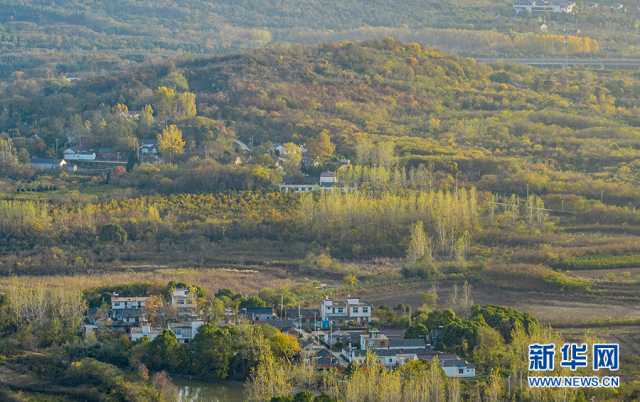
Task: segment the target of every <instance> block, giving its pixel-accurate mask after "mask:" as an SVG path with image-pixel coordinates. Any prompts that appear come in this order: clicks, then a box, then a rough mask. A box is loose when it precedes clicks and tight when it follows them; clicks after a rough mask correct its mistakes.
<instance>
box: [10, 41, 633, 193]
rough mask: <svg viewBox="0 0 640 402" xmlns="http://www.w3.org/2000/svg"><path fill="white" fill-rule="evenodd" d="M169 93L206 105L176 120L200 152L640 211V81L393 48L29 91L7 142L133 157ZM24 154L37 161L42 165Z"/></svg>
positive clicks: (271, 56) (13, 99) (242, 58)
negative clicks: (309, 161)
mask: <svg viewBox="0 0 640 402" xmlns="http://www.w3.org/2000/svg"><path fill="white" fill-rule="evenodd" d="M159 86H169V87H173V88H176V89H177V92H178V94H180V93H185V91H191V92H193V93H194V95H195V96H196V99H197V101H196V103H197V116H195V117H194V116H191V117H187V118H180V117H175V118H174V119H177V120H175V122H176V123H177V124H178V126H179V127H181V128H182V129H183V132H184V135H185V139H186V140H187V144H188V147H189V149H194V150H197V149H202V148H203V147H205V146H206V141H208V139H207V138H208V137H207V136H208V135H209V134H208V133H211V135H212V136H214V137H215V136H216V135H220V133H224V135H235V136H236V137H238V138H239V139H241V140H243V141H245V142H247V143H251V144H254V145H256V146H259V145H261V144H265V145H266V144H268V143H269V142H275V143H284V142H288V141H291V142H296V143H298V144H301V143H304V142H305V141H306V140H307V139H309V138H312V137H314V136H316V135H317V134H318V133H320V132H321V131H322V130H328V132H329V133H330V135H331V137H332V139H333V141H334V142H335V143H336V145H337V151H338V154H339V155H343V156H345V157H349V158H353V159H355V158H358V157H359V156H358V155H359V152H360V151H359V149H360V150H361V149H362V147H363V146H364V145H363V144H365V145H366V144H367V143H368V142H373V143H383V142H388V143H390V144H392V145H393V147H394V148H395V149H396V153H397V155H399V156H400V158H401V161H402V163H403V164H405V165H418V164H435V167H436V168H437V169H441V170H442V171H444V172H446V173H447V174H450V175H452V177H455V176H456V175H461V176H460V178H462V177H467V178H468V179H469V180H473V181H474V182H475V183H476V184H478V182H479V183H480V184H481V185H482V186H485V188H487V189H490V190H492V191H499V192H505V193H510V192H517V193H526V189H527V186H528V187H529V188H530V189H531V190H532V191H536V192H540V193H547V192H550V191H558V189H561V192H563V193H571V194H580V195H585V196H588V197H590V198H596V199H601V198H602V196H603V194H606V195H607V199H608V200H609V201H610V202H613V203H617V204H622V205H626V204H627V203H629V202H631V201H633V202H636V201H637V200H640V194H638V191H637V190H636V189H635V186H633V185H632V184H631V183H633V180H634V177H635V174H636V171H637V170H638V167H637V164H636V163H635V161H636V160H637V159H638V158H640V151H639V150H640V129H639V128H638V126H639V125H640V121H639V120H638V118H637V113H636V111H637V110H638V109H639V108H640V82H639V81H638V77H636V76H635V75H632V74H628V73H625V72H617V73H602V74H593V73H591V72H586V71H579V70H578V71H571V70H568V71H548V70H537V69H533V68H525V67H509V66H503V67H490V66H486V65H480V64H477V63H475V62H473V61H471V60H468V59H461V58H456V57H453V56H450V55H447V54H444V53H442V52H439V51H436V50H433V49H428V48H424V47H422V46H420V45H418V44H403V43H400V42H396V41H393V40H383V41H375V42H366V43H350V42H345V43H340V44H334V45H325V46H318V47H290V48H282V49H272V50H261V51H253V52H251V53H248V54H245V55H238V56H228V57H219V58H212V59H200V60H195V61H186V62H183V63H179V64H178V65H172V64H165V65H155V66H150V67H145V68H140V69H133V70H132V71H130V72H129V73H126V74H111V75H108V76H104V77H100V78H94V79H87V80H80V81H76V82H75V83H68V82H60V81H55V80H52V81H49V82H47V83H46V84H45V85H43V86H37V85H35V86H34V85H33V83H30V82H28V81H25V82H19V83H17V84H16V85H15V86H12V87H9V88H8V89H7V90H6V91H5V92H4V94H3V96H2V97H1V99H2V100H0V110H3V111H4V112H3V113H2V114H0V131H5V132H7V133H13V134H12V135H13V136H18V137H19V136H20V135H21V136H24V137H27V138H28V137H30V136H33V135H34V134H37V135H38V136H39V137H40V138H41V139H44V141H45V143H46V145H47V146H48V147H49V148H48V151H47V152H49V153H51V152H53V151H54V146H55V144H58V146H59V147H58V150H60V149H61V147H63V146H64V145H65V144H66V143H67V142H68V141H69V139H70V138H74V137H75V138H76V139H77V138H78V137H82V138H83V141H84V143H85V144H95V146H111V147H119V148H120V149H121V151H122V152H127V150H128V149H129V148H128V147H129V146H130V144H132V143H134V142H135V141H136V140H139V139H140V138H141V137H143V136H149V135H155V134H156V133H157V132H158V131H159V130H161V129H162V127H163V124H164V123H165V122H166V121H167V120H166V119H162V118H157V117H158V115H157V114H158V111H159V110H161V109H162V108H163V105H162V102H163V100H162V96H161V94H160V93H159V92H158V91H157V90H156V89H157V88H158V87H159ZM117 103H122V104H126V105H127V106H128V109H129V110H132V111H141V110H142V109H143V108H144V107H145V105H152V107H153V109H154V110H155V111H156V121H155V125H154V126H153V127H142V126H140V125H136V124H133V123H132V122H131V121H123V120H122V119H121V118H119V117H118V113H116V112H114V111H113V109H112V107H113V106H115V105H116V104H117ZM18 134H19V135H18ZM22 141H23V142H22V143H17V144H18V145H17V146H18V147H21V146H25V147H27V148H28V152H29V153H30V154H34V153H42V152H43V149H42V144H40V145H37V146H36V145H34V144H33V143H31V145H28V144H29V143H28V141H27V143H25V142H24V141H26V140H24V138H23V140H22ZM21 144H27V145H21ZM360 154H361V152H360ZM552 189H553V190H552Z"/></svg>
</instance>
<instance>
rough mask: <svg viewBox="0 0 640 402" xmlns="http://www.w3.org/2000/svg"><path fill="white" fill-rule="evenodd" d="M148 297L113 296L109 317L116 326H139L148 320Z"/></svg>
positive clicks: (115, 294)
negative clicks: (146, 306) (146, 307)
mask: <svg viewBox="0 0 640 402" xmlns="http://www.w3.org/2000/svg"><path fill="white" fill-rule="evenodd" d="M148 299H149V298H148V297H129V296H119V295H118V294H117V293H114V294H113V295H112V296H111V311H110V312H109V318H111V320H112V321H113V325H114V326H137V325H139V324H140V323H143V322H145V321H146V312H145V303H146V302H147V300H148Z"/></svg>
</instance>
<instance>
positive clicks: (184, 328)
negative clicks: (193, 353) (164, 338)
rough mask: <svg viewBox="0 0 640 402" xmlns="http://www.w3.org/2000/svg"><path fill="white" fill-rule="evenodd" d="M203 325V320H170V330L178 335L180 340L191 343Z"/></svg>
mask: <svg viewBox="0 0 640 402" xmlns="http://www.w3.org/2000/svg"><path fill="white" fill-rule="evenodd" d="M203 325H204V321H202V320H193V321H184V322H170V323H169V330H170V331H171V332H173V333H174V334H175V335H176V338H177V339H178V341H179V342H181V343H189V342H191V341H192V340H193V338H195V337H196V335H197V334H198V331H199V330H200V327H202V326H203Z"/></svg>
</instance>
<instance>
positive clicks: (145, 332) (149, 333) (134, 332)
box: [129, 324, 162, 342]
mask: <svg viewBox="0 0 640 402" xmlns="http://www.w3.org/2000/svg"><path fill="white" fill-rule="evenodd" d="M161 333H162V329H160V328H154V327H152V326H151V325H149V324H143V325H141V326H139V327H132V328H131V329H130V330H129V339H130V340H131V341H132V342H136V341H139V340H140V339H142V338H144V337H147V339H148V340H149V341H152V340H154V339H155V338H156V337H157V336H158V335H160V334H161Z"/></svg>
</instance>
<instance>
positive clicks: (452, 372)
mask: <svg viewBox="0 0 640 402" xmlns="http://www.w3.org/2000/svg"><path fill="white" fill-rule="evenodd" d="M440 364H441V365H442V369H443V370H444V373H445V375H446V376H447V377H451V378H473V377H475V376H476V367H475V366H474V365H473V364H470V363H469V362H467V361H466V360H462V359H460V358H459V357H457V356H456V358H455V359H446V360H442V361H441V362H440Z"/></svg>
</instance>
